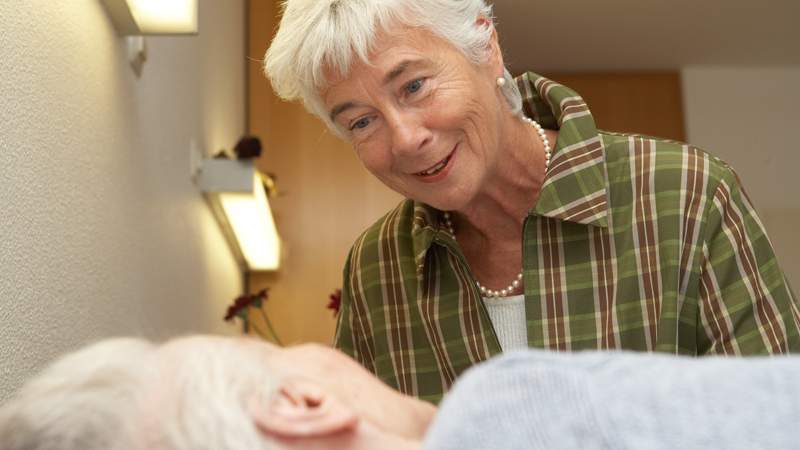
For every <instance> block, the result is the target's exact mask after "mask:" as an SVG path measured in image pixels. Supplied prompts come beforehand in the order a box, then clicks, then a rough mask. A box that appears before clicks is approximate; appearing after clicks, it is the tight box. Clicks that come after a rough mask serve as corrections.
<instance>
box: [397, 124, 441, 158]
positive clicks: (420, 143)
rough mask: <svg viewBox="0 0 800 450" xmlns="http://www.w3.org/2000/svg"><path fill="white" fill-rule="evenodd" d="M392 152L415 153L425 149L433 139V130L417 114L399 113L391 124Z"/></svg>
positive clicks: (399, 153) (401, 153)
mask: <svg viewBox="0 0 800 450" xmlns="http://www.w3.org/2000/svg"><path fill="white" fill-rule="evenodd" d="M390 126H391V128H392V152H393V153H394V154H395V155H413V154H415V153H419V152H420V151H422V150H424V149H425V147H426V146H427V144H428V143H429V142H430V141H431V137H432V135H431V131H430V130H429V129H428V128H427V127H425V126H424V125H423V123H422V121H421V120H420V117H418V115H415V114H398V115H396V116H395V117H394V118H393V120H392V121H391V124H390Z"/></svg>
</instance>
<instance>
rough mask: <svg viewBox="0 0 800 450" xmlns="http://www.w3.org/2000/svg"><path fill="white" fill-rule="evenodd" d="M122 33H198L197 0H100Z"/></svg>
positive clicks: (123, 34)
mask: <svg viewBox="0 0 800 450" xmlns="http://www.w3.org/2000/svg"><path fill="white" fill-rule="evenodd" d="M103 3H104V4H105V5H106V9H107V10H108V12H109V14H110V15H111V20H112V21H113V22H114V26H116V28H117V31H118V32H119V34H120V35H122V36H130V35H145V34H197V0H103Z"/></svg>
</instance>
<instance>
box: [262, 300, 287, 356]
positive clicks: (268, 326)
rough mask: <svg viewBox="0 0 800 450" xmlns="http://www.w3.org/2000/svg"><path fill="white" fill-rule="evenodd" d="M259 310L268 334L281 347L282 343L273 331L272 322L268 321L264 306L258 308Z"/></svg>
mask: <svg viewBox="0 0 800 450" xmlns="http://www.w3.org/2000/svg"><path fill="white" fill-rule="evenodd" d="M258 310H259V311H261V317H263V318H264V322H265V323H266V324H267V328H269V332H270V334H272V337H273V338H275V342H277V343H278V345H280V346H281V347H283V343H282V342H281V340H280V338H278V333H276V332H275V329H274V328H272V322H270V321H269V317H267V313H266V312H265V311H264V307H263V306H262V307H261V308H258Z"/></svg>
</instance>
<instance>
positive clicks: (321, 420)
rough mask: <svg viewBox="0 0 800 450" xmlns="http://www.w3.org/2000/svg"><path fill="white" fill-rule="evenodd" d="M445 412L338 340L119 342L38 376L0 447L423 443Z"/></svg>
mask: <svg viewBox="0 0 800 450" xmlns="http://www.w3.org/2000/svg"><path fill="white" fill-rule="evenodd" d="M434 411H435V408H434V407H433V406H431V405H429V404H427V403H424V402H421V401H419V400H416V399H413V398H410V397H406V396H403V395H401V394H398V393H396V392H395V391H393V390H391V389H390V388H388V387H387V386H385V385H384V384H383V383H381V382H380V381H378V380H377V379H376V378H374V377H373V376H372V375H371V374H370V373H368V372H367V371H365V370H364V369H363V368H362V367H361V366H359V365H358V364H357V363H355V362H354V361H352V360H351V359H349V358H348V357H346V356H344V355H342V354H341V353H339V352H337V351H335V350H333V349H330V348H327V347H322V346H318V345H302V346H297V347H290V348H286V349H282V348H278V347H275V346H272V345H269V344H266V343H264V342H261V341H256V340H251V339H235V338H219V337H188V338H181V339H176V340H173V341H169V342H167V343H165V344H163V345H154V344H152V343H149V342H147V341H143V340H137V339H115V340H109V341H104V342H101V343H98V344H94V345H92V346H89V347H87V348H85V349H82V350H80V351H78V352H76V353H73V354H70V355H67V356H66V357H64V358H62V359H60V360H59V361H57V362H56V363H54V364H53V365H51V366H50V367H49V368H48V369H46V370H45V371H44V372H42V373H41V374H40V375H39V376H37V377H36V378H34V379H33V380H31V381H30V382H28V383H27V384H26V385H25V386H24V387H23V388H22V389H21V390H20V392H19V393H18V394H17V395H16V396H15V397H14V398H13V399H12V400H11V401H10V402H9V403H8V404H6V405H5V406H4V407H3V408H2V409H0V448H2V449H3V450H22V449H25V450H44V449H48V450H50V449H61V450H69V449H81V450H93V449H104V450H107V449H112V450H113V449H119V450H123V449H124V450H128V449H176V450H177V449H186V450H189V449H191V450H202V449H214V450H220V449H230V450H236V449H243V450H244V449H247V450H254V449H291V448H320V449H322V448H327V449H336V448H342V449H346V448H347V449H362V448H363V449H367V448H370V449H374V448H382V449H391V448H405V447H406V446H409V447H411V448H413V447H414V446H415V445H416V442H417V441H419V440H420V439H421V438H422V435H423V434H424V431H425V429H426V428H427V425H428V423H429V421H430V419H431V418H432V416H433V413H434Z"/></svg>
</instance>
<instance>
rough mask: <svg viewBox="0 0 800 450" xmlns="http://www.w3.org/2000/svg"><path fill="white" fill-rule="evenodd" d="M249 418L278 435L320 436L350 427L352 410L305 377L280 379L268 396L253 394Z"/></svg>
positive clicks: (353, 421)
mask: <svg viewBox="0 0 800 450" xmlns="http://www.w3.org/2000/svg"><path fill="white" fill-rule="evenodd" d="M249 406H250V416H251V418H252V419H253V422H254V423H255V425H256V426H257V427H258V429H259V430H261V432H262V433H264V434H266V435H271V436H275V437H281V438H303V437H307V438H308V437H323V436H329V435H333V434H336V433H341V432H344V431H348V430H352V429H354V428H355V426H356V424H357V423H358V417H357V416H356V415H355V413H354V412H353V410H352V409H351V408H349V407H348V406H346V405H344V404H343V403H341V402H340V401H339V400H338V399H337V398H335V397H334V396H333V395H331V394H330V393H328V392H325V391H324V390H323V389H321V388H320V387H319V386H317V385H315V384H314V383H311V382H309V381H305V380H290V381H286V382H284V383H283V384H282V385H281V387H280V388H279V389H278V391H277V392H276V393H275V395H274V396H273V397H272V398H271V399H267V400H266V402H265V403H264V402H263V399H261V400H259V399H256V398H253V399H252V400H251V403H250V405H249Z"/></svg>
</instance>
